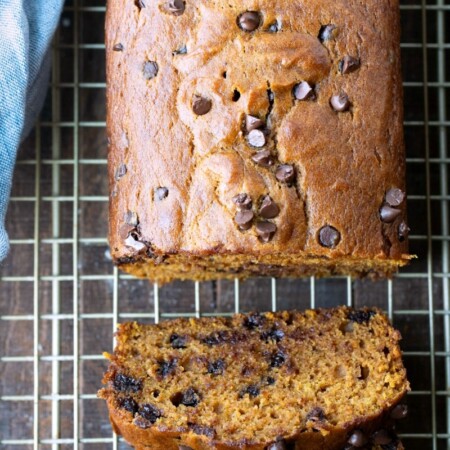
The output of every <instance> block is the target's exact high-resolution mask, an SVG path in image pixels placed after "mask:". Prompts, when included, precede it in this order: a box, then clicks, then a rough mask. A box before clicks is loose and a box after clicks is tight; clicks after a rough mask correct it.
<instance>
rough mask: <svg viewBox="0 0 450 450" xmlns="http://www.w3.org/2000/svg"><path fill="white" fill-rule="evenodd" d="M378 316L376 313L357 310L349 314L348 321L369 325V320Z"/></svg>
mask: <svg viewBox="0 0 450 450" xmlns="http://www.w3.org/2000/svg"><path fill="white" fill-rule="evenodd" d="M375 314H376V312H375V311H370V310H368V311H367V310H364V309H356V310H353V311H350V312H349V313H348V314H347V319H348V320H351V321H352V322H356V323H359V324H363V323H365V324H368V323H369V320H370V319H371V318H372V317H373V316H374V315H375Z"/></svg>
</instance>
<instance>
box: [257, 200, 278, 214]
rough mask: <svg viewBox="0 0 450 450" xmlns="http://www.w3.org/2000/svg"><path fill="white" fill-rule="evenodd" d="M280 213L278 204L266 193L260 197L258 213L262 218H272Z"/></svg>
mask: <svg viewBox="0 0 450 450" xmlns="http://www.w3.org/2000/svg"><path fill="white" fill-rule="evenodd" d="M278 214H280V208H279V207H278V205H277V204H276V203H275V202H274V201H273V200H272V199H271V198H270V196H268V195H266V196H265V197H263V199H262V203H261V206H260V208H259V215H260V216H261V217H262V218H264V219H273V218H275V217H277V216H278Z"/></svg>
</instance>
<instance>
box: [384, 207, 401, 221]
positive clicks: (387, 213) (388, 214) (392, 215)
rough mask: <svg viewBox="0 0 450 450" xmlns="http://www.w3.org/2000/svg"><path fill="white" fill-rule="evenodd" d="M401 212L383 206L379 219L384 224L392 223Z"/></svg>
mask: <svg viewBox="0 0 450 450" xmlns="http://www.w3.org/2000/svg"><path fill="white" fill-rule="evenodd" d="M401 213H402V212H401V211H400V210H399V209H395V208H392V207H390V206H389V205H383V206H382V207H381V208H380V219H381V220H382V222H385V223H392V222H393V221H394V220H395V219H396V218H397V217H398V216H399V215H400V214H401Z"/></svg>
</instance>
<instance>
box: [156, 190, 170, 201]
mask: <svg viewBox="0 0 450 450" xmlns="http://www.w3.org/2000/svg"><path fill="white" fill-rule="evenodd" d="M168 195H169V189H167V188H166V187H159V188H156V189H155V200H159V201H161V200H164V199H165V198H167V196H168Z"/></svg>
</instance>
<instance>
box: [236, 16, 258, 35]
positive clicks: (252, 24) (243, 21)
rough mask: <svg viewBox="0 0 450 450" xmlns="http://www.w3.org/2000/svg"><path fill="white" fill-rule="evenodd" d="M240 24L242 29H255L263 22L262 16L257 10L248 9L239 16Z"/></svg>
mask: <svg viewBox="0 0 450 450" xmlns="http://www.w3.org/2000/svg"><path fill="white" fill-rule="evenodd" d="M237 22H238V25H239V28H241V30H244V31H249V32H250V31H254V30H256V29H257V28H258V27H259V25H260V24H261V16H260V14H259V13H258V12H256V11H246V12H244V13H242V14H241V15H240V16H239V17H238V21H237Z"/></svg>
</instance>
